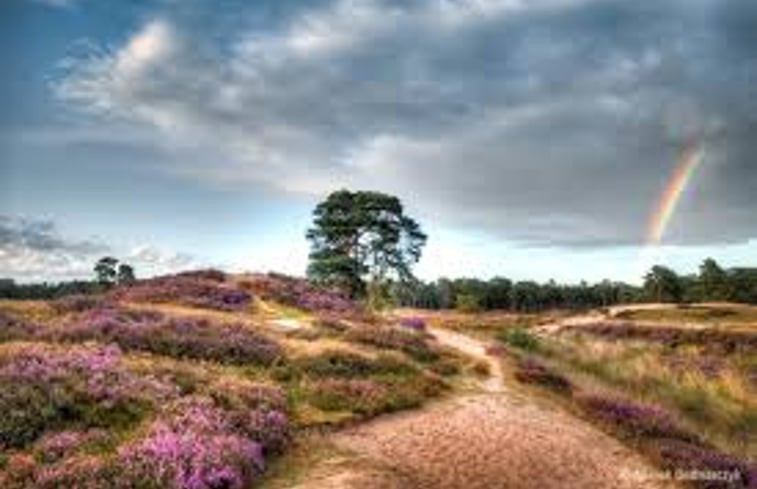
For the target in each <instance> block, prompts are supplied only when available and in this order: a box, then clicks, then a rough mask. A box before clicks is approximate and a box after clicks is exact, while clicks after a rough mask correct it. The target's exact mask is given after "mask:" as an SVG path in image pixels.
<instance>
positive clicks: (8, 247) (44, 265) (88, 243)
mask: <svg viewBox="0 0 757 489" xmlns="http://www.w3.org/2000/svg"><path fill="white" fill-rule="evenodd" d="M104 255H113V256H116V257H118V258H120V259H121V260H122V261H124V262H125V263H129V264H131V265H132V266H134V268H135V269H136V272H137V275H138V276H139V277H149V276H152V275H160V274H167V273H174V272H178V271H181V270H186V269H188V268H197V267H201V266H203V264H202V262H201V261H200V260H199V259H197V258H196V257H193V256H191V255H188V254H185V253H179V252H175V251H171V250H166V249H163V248H160V247H156V246H154V245H150V244H145V245H140V246H136V247H134V248H133V249H132V250H130V251H126V250H121V249H119V248H118V247H113V246H110V245H108V244H106V243H105V242H103V241H102V240H100V239H94V238H93V239H87V240H81V239H73V238H70V237H67V236H62V235H61V234H60V233H59V231H58V227H57V225H56V223H55V222H54V221H52V220H49V219H29V218H11V217H7V216H1V215H0V277H2V278H5V277H10V278H14V279H19V280H23V281H42V280H48V281H50V280H52V281H55V280H71V279H88V278H92V274H93V272H92V268H93V266H94V264H95V262H96V261H97V260H98V259H99V258H101V257H102V256H104Z"/></svg>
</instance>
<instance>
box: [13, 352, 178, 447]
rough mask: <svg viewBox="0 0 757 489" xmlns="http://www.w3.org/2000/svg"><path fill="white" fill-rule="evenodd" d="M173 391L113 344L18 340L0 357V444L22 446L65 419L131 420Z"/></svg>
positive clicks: (106, 422)
mask: <svg viewBox="0 0 757 489" xmlns="http://www.w3.org/2000/svg"><path fill="white" fill-rule="evenodd" d="M175 394H176V390H175V387H174V386H172V385H169V384H166V383H164V382H162V381H160V380H158V379H156V378H154V377H151V376H137V375H135V374H133V373H131V372H130V371H128V370H127V369H126V368H124V366H123V365H122V362H121V351H120V350H119V349H118V347H115V346H105V347H85V346H71V347H68V348H65V349H64V348H56V347H53V346H49V345H40V344H26V345H14V348H9V349H7V350H5V351H3V354H2V356H0V412H3V413H5V414H4V416H2V417H0V445H5V446H11V447H13V446H22V445H24V444H26V443H28V442H30V441H32V440H34V439H36V438H37V437H38V436H39V435H40V434H41V433H42V432H43V431H44V430H45V429H47V428H49V427H52V426H57V425H60V424H62V423H65V422H72V421H77V420H79V421H83V422H85V423H89V424H94V425H98V424H106V425H107V424H108V421H111V420H112V419H113V418H115V419H118V420H120V421H121V422H123V421H128V420H132V419H135V418H138V417H139V416H140V414H141V410H140V406H142V405H146V404H155V403H159V402H160V401H162V400H165V399H168V398H170V397H172V396H174V395H175Z"/></svg>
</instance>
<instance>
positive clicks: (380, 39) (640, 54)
mask: <svg viewBox="0 0 757 489" xmlns="http://www.w3.org/2000/svg"><path fill="white" fill-rule="evenodd" d="M755 19H757V8H756V7H755V6H753V5H749V4H748V2H733V3H729V4H722V3H719V2H717V1H715V0H701V1H699V2H696V3H692V2H684V1H681V0H666V1H663V2H658V3H656V4H655V5H654V6H650V5H629V4H628V3H627V2H622V1H619V0H608V1H599V0H568V1H554V0H543V1H535V2H530V3H527V4H525V3H520V2H512V1H505V0H501V1H500V0H450V1H447V2H437V1H432V0H421V1H419V2H415V3H412V4H405V3H402V2H396V1H394V0H366V1H365V2H351V1H347V0H312V1H306V0H288V1H279V2H272V1H265V2H256V3H255V5H246V4H245V3H244V2H238V1H224V2H217V3H215V2H214V3H213V5H207V4H204V3H203V2H199V1H196V0H190V1H187V2H182V4H181V6H179V5H178V4H177V3H175V2H166V1H164V0H154V1H151V0H148V1H145V2H137V3H131V2H129V3H128V4H125V5H121V4H118V5H113V4H107V5H105V4H102V3H101V2H97V1H95V0H11V1H10V2H4V3H3V5H2V6H0V39H2V44H3V46H5V48H3V49H2V50H0V62H2V64H3V66H5V67H6V68H7V69H6V70H5V71H4V73H3V75H0V101H2V105H3V107H6V110H5V111H4V112H3V113H0V277H3V278H5V277H7V278H13V279H14V280H17V281H19V282H31V281H41V280H47V281H58V280H69V279H89V278H91V277H92V266H93V265H94V262H95V261H96V260H97V259H98V258H99V257H100V256H103V255H113V256H115V257H117V258H119V259H122V260H123V261H125V262H128V263H131V264H133V265H134V267H135V268H136V272H137V275H138V276H139V277H149V276H152V275H156V274H164V273H172V272H176V271H180V270H185V269H191V268H206V267H216V268H220V269H223V270H226V271H230V272H240V271H259V272H267V271H277V272H282V273H287V274H292V275H298V276H302V275H304V274H305V268H306V266H307V260H308V249H309V248H308V243H307V241H306V239H305V231H306V229H307V228H308V227H309V226H310V224H311V212H312V210H313V208H314V207H315V205H316V204H317V203H318V202H319V201H321V200H322V199H323V198H325V197H326V195H328V193H329V192H331V191H334V190H337V189H340V188H350V189H352V190H364V189H365V190H368V189H370V190H377V191H381V192H386V193H389V194H392V195H396V196H398V197H399V198H400V199H401V200H402V202H403V204H404V205H405V207H406V210H407V213H408V214H409V215H410V216H412V217H413V218H415V219H416V220H417V221H418V222H419V223H420V225H421V227H422V228H423V230H424V231H425V232H426V233H427V234H428V235H429V240H428V244H427V246H426V248H425V249H424V251H423V255H422V258H421V261H420V262H419V263H418V265H417V266H416V268H415V272H416V274H417V275H418V277H419V278H421V279H423V280H426V281H430V280H435V279H437V278H440V277H450V278H454V277H475V278H481V279H489V278H492V277H494V276H504V277H507V278H510V279H513V280H535V281H537V282H546V281H548V280H550V279H554V280H556V281H557V282H558V283H579V282H581V281H583V280H585V281H587V282H589V283H594V282H598V281H601V280H603V279H608V280H612V281H623V282H627V283H631V284H640V283H641V281H642V275H643V273H644V272H645V271H646V270H648V269H649V267H650V266H651V265H653V264H657V263H659V264H663V265H665V266H669V267H671V268H672V269H674V270H676V271H677V272H678V273H680V274H682V275H685V274H689V273H694V272H695V271H696V270H697V267H698V266H699V264H700V263H701V262H702V261H703V260H704V259H705V258H707V257H712V258H714V259H715V260H716V261H717V262H718V263H720V265H721V266H723V268H735V267H751V266H755V265H757V263H756V262H755V258H756V257H757V227H755V219H754V215H755V214H754V211H755V200H754V196H755V195H757V166H756V165H754V163H753V161H752V160H753V158H754V157H753V156H752V155H753V154H755V152H754V150H755V149H756V148H755V147H754V145H755V143H754V138H753V137H751V134H752V133H753V131H750V129H753V128H754V127H755V124H756V123H757V119H755V116H754V114H755V113H757V97H755V96H754V95H755V93H754V88H753V83H751V82H752V81H753V80H754V79H756V78H757V64H755V63H754V62H752V61H751V60H753V59H754V58H755V55H757V44H756V43H755V42H754V40H755V38H754V32H755V30H754V29H755V26H757V21H756V20H755ZM200 27H202V28H200Z"/></svg>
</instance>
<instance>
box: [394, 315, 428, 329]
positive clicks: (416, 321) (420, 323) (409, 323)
mask: <svg viewBox="0 0 757 489" xmlns="http://www.w3.org/2000/svg"><path fill="white" fill-rule="evenodd" d="M399 324H400V326H403V327H405V328H409V329H412V330H415V331H425V329H426V320H425V319H423V318H420V317H407V318H402V319H400V321H399Z"/></svg>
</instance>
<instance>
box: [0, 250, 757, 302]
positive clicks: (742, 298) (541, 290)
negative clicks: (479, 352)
mask: <svg viewBox="0 0 757 489" xmlns="http://www.w3.org/2000/svg"><path fill="white" fill-rule="evenodd" d="M113 285H115V283H108V282H107V281H104V280H103V277H101V276H100V277H98V278H97V279H95V280H91V281H89V280H75V281H66V282H56V283H51V282H42V283H17V282H15V281H14V280H12V279H0V299H19V300H31V299H57V298H60V297H64V296H68V295H75V294H94V293H100V292H103V291H104V290H106V289H108V288H109V287H112V286H113ZM127 286H128V285H127ZM388 296H389V297H388V298H389V299H390V301H389V302H390V303H391V304H393V305H396V306H401V307H417V308H424V309H458V310H461V311H471V312H473V311H487V310H495V309H501V310H511V311H517V312H538V311H543V310H548V309H590V308H597V307H606V306H611V305H614V304H625V303H635V302H673V303H691V302H703V301H731V302H741V303H748V304H757V268H731V269H723V268H721V267H720V265H718V264H717V262H715V260H712V259H710V258H708V259H706V260H704V262H702V264H701V266H700V267H699V271H698V273H696V274H691V275H679V274H677V273H676V272H675V271H673V270H672V269H670V268H668V267H664V266H660V265H657V266H654V267H652V268H651V269H650V271H649V272H648V273H647V274H646V275H645V277H644V283H643V285H642V286H636V285H630V284H627V283H623V282H613V281H609V280H604V281H602V282H598V283H594V284H588V283H586V282H581V283H579V284H573V285H565V284H558V283H556V282H554V281H549V282H546V283H537V282H534V281H512V280H510V279H507V278H504V277H495V278H492V279H490V280H480V279H475V278H457V279H448V278H440V279H438V280H435V281H431V282H423V281H419V280H412V281H406V282H394V283H392V284H390V285H389V287H388Z"/></svg>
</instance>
